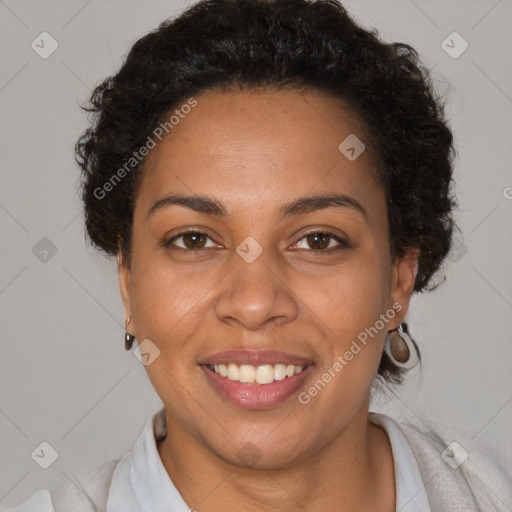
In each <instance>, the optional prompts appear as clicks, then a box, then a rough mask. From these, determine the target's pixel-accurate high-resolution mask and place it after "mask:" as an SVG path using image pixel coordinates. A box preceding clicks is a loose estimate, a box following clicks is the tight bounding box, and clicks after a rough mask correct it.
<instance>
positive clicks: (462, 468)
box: [397, 420, 512, 511]
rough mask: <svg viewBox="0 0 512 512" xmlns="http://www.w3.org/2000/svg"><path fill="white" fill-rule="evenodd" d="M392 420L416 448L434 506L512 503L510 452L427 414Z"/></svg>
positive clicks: (498, 506)
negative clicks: (420, 417) (415, 418)
mask: <svg viewBox="0 0 512 512" xmlns="http://www.w3.org/2000/svg"><path fill="white" fill-rule="evenodd" d="M397 424H398V426H399V427H400V429H401V430H402V432H403V433H404V435H405V437H406V439H407V441H408V443H409V445H410V446H411V449H412V450H413V452H414V454H415V457H416V460H417V462H418V466H419V469H420V472H421V474H422V477H423V479H424V482H425V486H426V490H427V494H428V496H429V500H430V501H431V502H432V503H433V510H445V509H447V510H496V511H501V510H503V511H510V510H511V509H512V459H511V457H510V456H507V455H505V454H504V453H502V452H499V451H498V449H497V448H496V447H495V446H493V445H492V444H490V443H488V442H486V441H483V440H479V439H475V437H474V435H473V436H471V435H470V434H469V432H464V431H463V430H459V431H455V430H452V429H448V428H446V427H442V426H440V425H435V424H434V423H433V422H431V421H428V420H422V422H419V421H411V420H406V421H403V422H397ZM462 504H464V506H463V508H460V507H461V506H462ZM449 507H454V508H449ZM455 507H458V508H455ZM464 507H466V508H464Z"/></svg>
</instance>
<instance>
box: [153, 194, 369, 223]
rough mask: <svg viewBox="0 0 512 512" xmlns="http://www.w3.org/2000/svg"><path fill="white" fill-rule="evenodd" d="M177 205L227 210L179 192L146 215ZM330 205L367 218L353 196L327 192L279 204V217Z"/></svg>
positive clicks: (208, 211) (220, 212) (219, 213)
mask: <svg viewBox="0 0 512 512" xmlns="http://www.w3.org/2000/svg"><path fill="white" fill-rule="evenodd" d="M172 205H179V206H184V207H186V208H190V209H191V210H194V211H196V212H199V213H204V214H206V215H212V216H218V217H222V218H226V217H227V216H228V211H227V209H226V208H225V207H224V205H223V204H222V203H220V202H219V201H216V200H215V199H212V198H210V197H206V196H198V195H194V196H184V195H181V194H173V195H169V196H166V197H163V198H162V199H159V200H158V201H157V202H156V203H155V204H154V205H153V206H152V207H151V208H150V209H149V210H148V213H147V217H150V216H152V215H153V214H155V213H156V212H159V211H161V210H163V209H165V208H167V207H168V206H172ZM332 206H341V207H345V208H351V209H353V210H356V211H358V212H359V213H361V214H362V215H363V216H364V217H365V218H367V212H366V210H365V209H364V207H363V206H362V205H361V203H359V202H358V201H356V200H355V199H354V198H353V197H350V196H348V195H346V194H329V195H316V196H308V197H300V198H298V199H296V200H294V201H292V202H290V203H286V204H284V205H282V206H281V208H280V213H281V218H283V217H288V216H292V215H302V214H306V213H311V212H313V211H316V210H323V209H325V208H329V207H332Z"/></svg>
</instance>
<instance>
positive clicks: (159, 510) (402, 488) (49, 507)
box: [0, 409, 431, 512]
mask: <svg viewBox="0 0 512 512" xmlns="http://www.w3.org/2000/svg"><path fill="white" fill-rule="evenodd" d="M368 417H369V420H370V421H371V422H372V423H375V424H377V425H380V426H381V427H382V428H383V429H384V430H385V431H386V432H387V435H388V437H389V440H390V443H391V449H392V452H393V460H394V470H395V483H396V510H397V511H399V512H431V509H430V506H429V503H428V498H427V495H426V492H425V485H424V482H423V480H422V477H421V474H420V470H419V468H418V463H417V461H416V459H415V457H414V454H413V451H412V449H411V447H410V445H409V443H408V441H407V439H406V437H405V435H404V433H403V432H402V431H401V430H400V427H399V426H398V424H397V423H395V421H394V420H392V419H391V418H389V417H388V416H385V415H383V414H378V413H374V412H371V413H369V416H368ZM165 434H166V427H165V414H164V409H161V410H160V411H158V412H157V413H155V414H154V415H153V416H152V417H151V418H149V419H148V421H147V422H146V425H145V427H144V429H143V431H142V433H141V435H140V436H139V438H138V439H137V441H136V443H135V446H134V448H133V450H132V451H131V452H130V453H128V454H127V455H125V456H124V457H123V458H122V459H121V460H120V461H119V462H118V463H117V465H116V467H115V470H114V474H113V476H112V480H111V482H110V488H109V491H108V501H107V507H106V512H190V511H191V509H190V508H189V507H188V505H187V504H186V503H185V501H184V500H183V498H182V497H181V495H180V493H179V492H178V490H177V489H176V487H175V486H174V484H173V482H172V480H171V479H170V477H169V475H168V473H167V471H166V469H165V467H164V465H163V463H162V460H161V459H160V455H159V453H158V449H157V439H160V438H161V437H164V436H165ZM99 485H101V483H99ZM91 510H92V509H91ZM0 512H68V511H64V510H57V511H56V510H55V508H54V506H53V504H52V501H51V497H50V493H49V492H48V491H47V490H40V491H38V492H36V493H35V494H34V495H33V496H32V497H31V498H30V500H28V501H26V502H24V503H22V504H20V505H18V506H17V507H15V508H13V509H4V508H2V507H1V506H0Z"/></svg>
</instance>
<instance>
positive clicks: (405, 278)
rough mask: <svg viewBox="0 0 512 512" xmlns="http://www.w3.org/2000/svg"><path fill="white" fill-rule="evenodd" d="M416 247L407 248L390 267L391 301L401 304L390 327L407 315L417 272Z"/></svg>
mask: <svg viewBox="0 0 512 512" xmlns="http://www.w3.org/2000/svg"><path fill="white" fill-rule="evenodd" d="M418 256H419V250H418V249H408V250H407V252H406V253H405V255H404V256H403V258H401V259H400V260H397V261H396V262H395V263H394V264H393V267H392V277H391V300H392V301H393V302H392V303H393V304H395V303H399V304H400V305H401V306H402V309H400V310H399V311H400V315H399V317H400V318H398V317H396V318H395V323H396V325H394V326H393V327H392V328H393V329H395V328H397V327H398V325H399V324H400V322H401V321H402V320H403V319H404V318H405V316H406V315H407V311H408V309H409V301H410V299H411V296H412V293H413V288H414V281H415V280H416V274H417V273H418Z"/></svg>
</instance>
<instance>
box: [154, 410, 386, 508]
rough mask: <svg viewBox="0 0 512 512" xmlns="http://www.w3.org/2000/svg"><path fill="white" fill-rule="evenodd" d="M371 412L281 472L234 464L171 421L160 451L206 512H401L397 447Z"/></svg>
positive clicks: (184, 491)
mask: <svg viewBox="0 0 512 512" xmlns="http://www.w3.org/2000/svg"><path fill="white" fill-rule="evenodd" d="M367 410H368V409H365V410H364V411H363V412H362V413H359V414H358V415H357V416H355V417H354V418H353V419H352V421H351V422H350V423H349V424H348V425H347V426H346V427H345V428H344V429H343V430H342V431H341V432H339V434H338V435H337V436H336V437H335V438H334V439H332V440H331V441H330V442H329V443H327V444H326V445H325V446H324V447H323V448H322V449H321V450H320V451H316V452H315V453H314V455H312V456H311V457H308V458H307V459H306V460H304V461H302V462H300V463H298V464H295V465H291V466H287V467H283V468H278V469H275V468H273V469H255V468H240V467H238V466H235V465H232V464H229V463H228V462H226V461H225V460H224V459H222V458H220V457H219V456H218V455H216V454H215V453H213V452H212V451H211V450H210V449H208V448H207V447H206V446H205V445H204V444H203V443H201V442H200V441H199V440H198V439H197V438H195V437H194V436H192V435H191V434H190V432H188V431H185V430H184V429H183V428H182V427H181V426H180V425H179V424H178V423H177V422H176V421H175V420H174V419H173V418H172V417H169V416H168V415H166V421H167V426H168V434H167V437H166V438H165V439H164V440H163V441H161V443H160V444H159V445H158V451H159V454H160V458H161V459H162V463H163V465H164V467H165V469H166V470H167V473H168V474H169V476H170V478H171V480H172V481H173V483H174V485H175V486H176V488H177V489H178V491H179V492H180V494H181V495H182V497H183V499H184V500H185V502H186V503H187V504H188V505H189V506H190V507H192V508H193V509H194V508H195V509H197V510H199V511H200V512H217V511H222V512H226V511H230V510H244V511H246V512H252V511H254V512H256V511H258V512H259V511H261V510H268V511H276V512H277V511H279V512H292V511H293V512H296V511H297V510H322V511H323V512H331V511H332V512H334V511H336V512H338V511H339V510H350V511H352V512H358V511H366V510H379V511H382V512H387V511H394V510H395V480H394V467H393V457H392V452H391V446H390V444H389V440H388V437H387V435H386V433H385V431H384V430H383V429H382V428H381V427H379V426H377V425H375V424H373V423H371V422H369V421H368V413H367Z"/></svg>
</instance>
